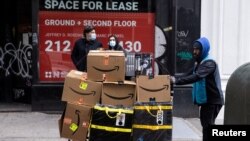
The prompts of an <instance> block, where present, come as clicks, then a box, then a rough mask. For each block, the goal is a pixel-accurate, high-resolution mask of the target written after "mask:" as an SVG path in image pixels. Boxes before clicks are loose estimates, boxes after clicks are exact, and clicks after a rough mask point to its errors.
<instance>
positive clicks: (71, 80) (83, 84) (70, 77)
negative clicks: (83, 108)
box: [62, 70, 102, 106]
mask: <svg viewBox="0 0 250 141" xmlns="http://www.w3.org/2000/svg"><path fill="white" fill-rule="evenodd" d="M84 75H86V73H85V74H84V72H80V71H76V70H71V71H70V72H69V73H68V74H67V76H66V78H65V82H64V88H63V94H62V101H67V102H71V103H77V104H85V105H90V106H94V105H95V104H96V103H100V97H101V92H102V83H100V82H94V81H91V80H84V79H83V76H84Z"/></svg>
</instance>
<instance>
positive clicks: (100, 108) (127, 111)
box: [94, 105, 134, 114]
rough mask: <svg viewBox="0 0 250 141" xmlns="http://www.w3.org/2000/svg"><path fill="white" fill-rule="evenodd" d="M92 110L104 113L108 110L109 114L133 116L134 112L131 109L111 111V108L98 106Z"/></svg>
mask: <svg viewBox="0 0 250 141" xmlns="http://www.w3.org/2000/svg"><path fill="white" fill-rule="evenodd" d="M94 109H97V110H99V111H106V110H108V111H109V112H121V113H128V114H133V113H134V111H133V110H132V109H131V110H129V109H113V108H109V107H100V106H97V105H96V106H95V107H94Z"/></svg>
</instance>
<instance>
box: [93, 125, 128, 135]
mask: <svg viewBox="0 0 250 141" xmlns="http://www.w3.org/2000/svg"><path fill="white" fill-rule="evenodd" d="M90 127H91V128H95V129H100V130H105V131H111V132H127V133H129V132H132V129H129V128H116V127H109V126H101V125H94V124H91V126H90Z"/></svg>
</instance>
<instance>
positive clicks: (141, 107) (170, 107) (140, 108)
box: [134, 105, 173, 110]
mask: <svg viewBox="0 0 250 141" xmlns="http://www.w3.org/2000/svg"><path fill="white" fill-rule="evenodd" d="M134 109H135V110H147V109H150V110H159V109H161V110H170V109H173V106H160V105H158V106H134Z"/></svg>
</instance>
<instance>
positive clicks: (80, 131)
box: [59, 103, 92, 141]
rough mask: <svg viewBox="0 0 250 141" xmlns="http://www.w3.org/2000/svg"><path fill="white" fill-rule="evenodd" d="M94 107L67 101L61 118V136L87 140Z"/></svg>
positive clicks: (82, 140) (78, 140) (79, 140)
mask: <svg viewBox="0 0 250 141" xmlns="http://www.w3.org/2000/svg"><path fill="white" fill-rule="evenodd" d="M91 113H92V108H91V107H89V106H85V105H76V104H72V103H67V106H66V109H65V111H64V113H63V114H62V116H61V119H59V130H60V137H63V138H68V139H73V140H77V141H86V138H87V134H88V129H89V125H90V117H91Z"/></svg>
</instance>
